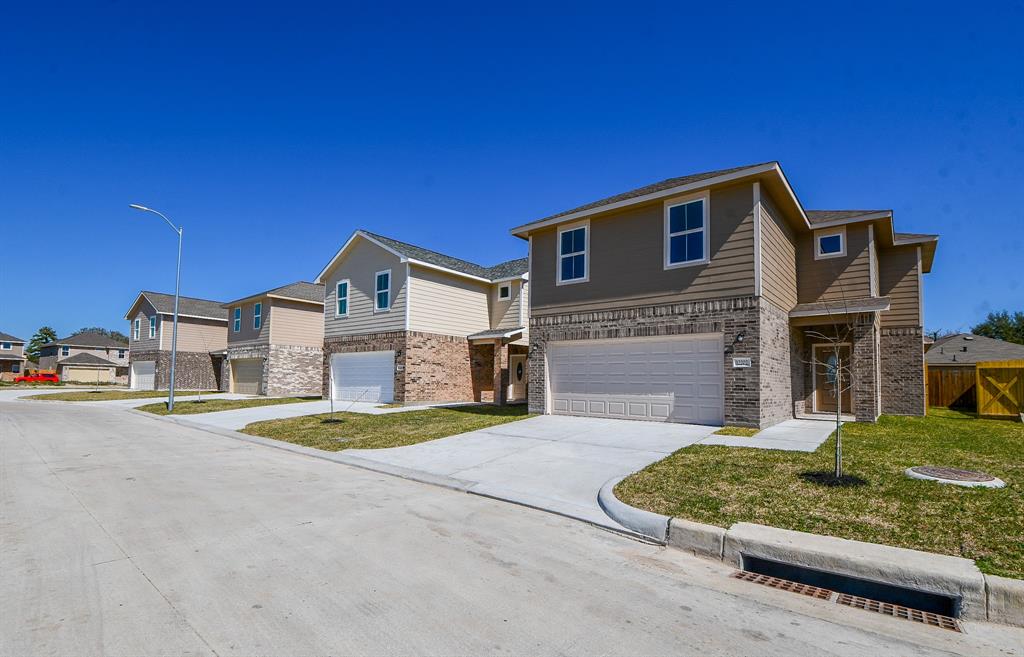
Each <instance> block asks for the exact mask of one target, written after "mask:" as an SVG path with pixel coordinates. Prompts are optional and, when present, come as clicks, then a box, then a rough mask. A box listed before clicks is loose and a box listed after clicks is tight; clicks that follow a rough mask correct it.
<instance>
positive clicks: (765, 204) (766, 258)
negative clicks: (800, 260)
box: [761, 189, 797, 310]
mask: <svg viewBox="0 0 1024 657" xmlns="http://www.w3.org/2000/svg"><path fill="white" fill-rule="evenodd" d="M761 293H762V294H763V295H764V297H765V298H767V299H769V300H770V301H772V302H774V303H776V304H777V305H779V306H780V307H781V308H783V309H784V310H790V309H791V308H792V307H793V306H795V305H796V299H797V292H796V236H795V234H794V233H793V229H792V228H791V227H790V226H789V224H788V223H786V220H785V218H784V217H783V216H782V213H781V212H779V210H778V208H777V207H776V206H775V204H774V203H773V202H772V200H771V197H770V196H768V195H767V194H766V193H765V192H764V190H763V189H762V196H761Z"/></svg>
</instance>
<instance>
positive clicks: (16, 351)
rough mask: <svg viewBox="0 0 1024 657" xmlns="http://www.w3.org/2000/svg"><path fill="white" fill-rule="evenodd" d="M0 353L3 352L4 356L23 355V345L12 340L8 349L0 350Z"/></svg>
mask: <svg viewBox="0 0 1024 657" xmlns="http://www.w3.org/2000/svg"><path fill="white" fill-rule="evenodd" d="M0 354H3V355H4V356H24V355H25V345H23V344H18V343H16V342H12V343H11V348H10V350H8V351H0Z"/></svg>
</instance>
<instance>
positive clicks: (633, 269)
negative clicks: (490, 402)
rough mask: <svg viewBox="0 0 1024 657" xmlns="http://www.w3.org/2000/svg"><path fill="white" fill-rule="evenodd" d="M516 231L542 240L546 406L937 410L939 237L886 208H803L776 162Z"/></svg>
mask: <svg viewBox="0 0 1024 657" xmlns="http://www.w3.org/2000/svg"><path fill="white" fill-rule="evenodd" d="M512 234H513V235H516V236H519V237H521V238H523V239H525V240H528V241H529V245H530V268H529V280H530V286H531V294H530V318H531V320H530V365H529V370H530V387H529V390H530V392H529V403H530V410H531V411H533V412H538V413H558V414H569V415H589V416H596V417H611V418H634V419H644V420H668V421H676V422H694V423H703V424H723V423H726V424H734V425H745V426H753V427H766V426H769V425H772V424H775V423H777V422H780V421H782V420H785V419H788V418H792V417H794V416H803V415H805V414H814V413H834V412H835V411H836V408H837V406H840V405H841V407H840V410H841V412H842V413H843V414H852V415H853V416H855V417H856V419H857V420H860V421H874V420H875V419H876V418H877V417H878V415H879V414H880V413H895V414H908V415H922V414H923V413H924V411H925V383H924V367H923V349H922V324H923V319H922V317H923V306H922V275H923V274H925V273H927V272H929V271H930V270H931V267H932V261H933V258H934V254H935V248H936V243H937V241H938V237H937V236H936V235H921V234H907V233H898V232H896V231H895V228H894V226H893V214H892V212H891V211H889V210H819V211H812V210H805V209H804V207H803V205H802V204H801V203H800V200H799V199H798V198H797V196H796V194H795V193H794V191H793V188H792V186H791V185H790V183H789V181H788V180H787V179H786V176H785V174H784V173H783V172H782V168H781V167H780V166H779V164H778V163H777V162H769V163H765V164H759V165H753V166H746V167H738V168H734V169H725V170H720V171H712V172H707V173H700V174H694V175H689V176H683V177H680V178H672V179H669V180H664V181H662V182H659V183H655V184H652V185H648V186H645V187H641V188H639V189H635V190H632V191H629V192H626V193H623V194H619V195H616V196H612V197H609V198H605V199H602V200H600V201H596V202H594V203H589V204H587V205H584V206H581V207H578V208H575V209H573V210H568V211H565V212H561V213H558V214H555V215H552V216H549V217H546V218H544V219H540V220H537V221H534V222H531V223H528V224H525V225H523V226H520V227H518V228H515V229H513V230H512ZM837 342H838V343H840V344H838V345H837V344H834V343H837ZM847 364H848V365H849V367H848V368H847ZM847 369H848V372H847ZM844 377H845V378H846V379H849V380H848V381H846V380H845V379H844ZM837 384H838V385H837Z"/></svg>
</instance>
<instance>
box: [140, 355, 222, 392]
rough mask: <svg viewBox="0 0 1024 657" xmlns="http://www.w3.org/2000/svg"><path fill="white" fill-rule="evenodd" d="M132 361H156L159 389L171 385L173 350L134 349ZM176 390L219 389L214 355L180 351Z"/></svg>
mask: <svg viewBox="0 0 1024 657" xmlns="http://www.w3.org/2000/svg"><path fill="white" fill-rule="evenodd" d="M128 356H129V359H130V362H132V363H134V362H136V361H147V360H152V361H155V362H156V372H155V385H156V389H157V390H167V389H168V388H170V387H171V352H170V351H169V350H160V351H155V350H154V351H139V352H136V351H132V352H130V353H129V354H128ZM174 369H175V374H174V377H175V382H174V389H175V390H217V389H218V385H219V383H220V376H219V374H220V373H219V372H217V371H215V368H214V357H213V356H211V355H210V354H209V353H207V352H202V351H179V352H178V357H177V362H176V363H175V368H174Z"/></svg>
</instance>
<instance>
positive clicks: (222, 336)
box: [164, 316, 228, 352]
mask: <svg viewBox="0 0 1024 657" xmlns="http://www.w3.org/2000/svg"><path fill="white" fill-rule="evenodd" d="M166 324H167V326H166V328H165V330H164V333H165V336H164V342H165V343H166V345H167V347H166V348H167V349H170V348H171V322H169V321H168V322H167V323H166ZM227 346H228V331H227V326H226V324H225V323H224V322H215V321H213V320H206V319H192V318H187V317H181V316H179V317H178V351H201V352H210V351H221V350H223V349H226V348H227Z"/></svg>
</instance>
